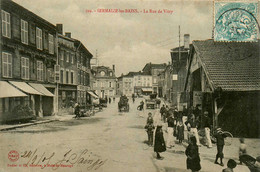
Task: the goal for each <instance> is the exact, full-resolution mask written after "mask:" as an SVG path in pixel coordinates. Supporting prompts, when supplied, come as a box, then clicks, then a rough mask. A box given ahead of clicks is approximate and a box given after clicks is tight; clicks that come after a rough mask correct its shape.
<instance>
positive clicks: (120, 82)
mask: <svg viewBox="0 0 260 172" xmlns="http://www.w3.org/2000/svg"><path fill="white" fill-rule="evenodd" d="M123 77H124V75H123V74H122V75H121V76H120V77H118V78H117V82H116V95H118V96H121V95H123Z"/></svg>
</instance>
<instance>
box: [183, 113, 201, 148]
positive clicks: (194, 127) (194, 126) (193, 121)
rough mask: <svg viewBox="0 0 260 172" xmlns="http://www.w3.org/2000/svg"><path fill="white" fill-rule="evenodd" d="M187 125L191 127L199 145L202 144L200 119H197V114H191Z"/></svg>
mask: <svg viewBox="0 0 260 172" xmlns="http://www.w3.org/2000/svg"><path fill="white" fill-rule="evenodd" d="M186 125H187V126H188V125H189V127H190V132H191V133H192V134H193V135H194V136H195V137H196V141H197V145H198V146H201V144H200V140H199V134H198V129H197V127H198V121H197V120H196V119H195V115H194V114H191V117H190V120H188V121H186Z"/></svg>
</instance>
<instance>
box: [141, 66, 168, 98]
mask: <svg viewBox="0 0 260 172" xmlns="http://www.w3.org/2000/svg"><path fill="white" fill-rule="evenodd" d="M166 66H167V65H166V63H163V64H152V63H147V64H146V65H145V66H144V68H143V73H144V74H146V75H152V88H153V93H158V91H159V87H158V79H159V78H158V74H159V73H161V72H162V71H164V70H165V68H166Z"/></svg>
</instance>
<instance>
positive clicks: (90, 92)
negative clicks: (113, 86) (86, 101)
mask: <svg viewBox="0 0 260 172" xmlns="http://www.w3.org/2000/svg"><path fill="white" fill-rule="evenodd" d="M87 92H88V94H90V95H91V96H92V97H94V98H96V99H98V98H99V97H98V96H97V95H96V94H94V93H93V92H92V91H87Z"/></svg>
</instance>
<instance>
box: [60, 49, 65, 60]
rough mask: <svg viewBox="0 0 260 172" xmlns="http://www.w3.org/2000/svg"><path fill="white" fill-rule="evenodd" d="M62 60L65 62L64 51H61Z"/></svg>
mask: <svg viewBox="0 0 260 172" xmlns="http://www.w3.org/2000/svg"><path fill="white" fill-rule="evenodd" d="M60 60H64V51H62V50H61V51H60Z"/></svg>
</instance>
